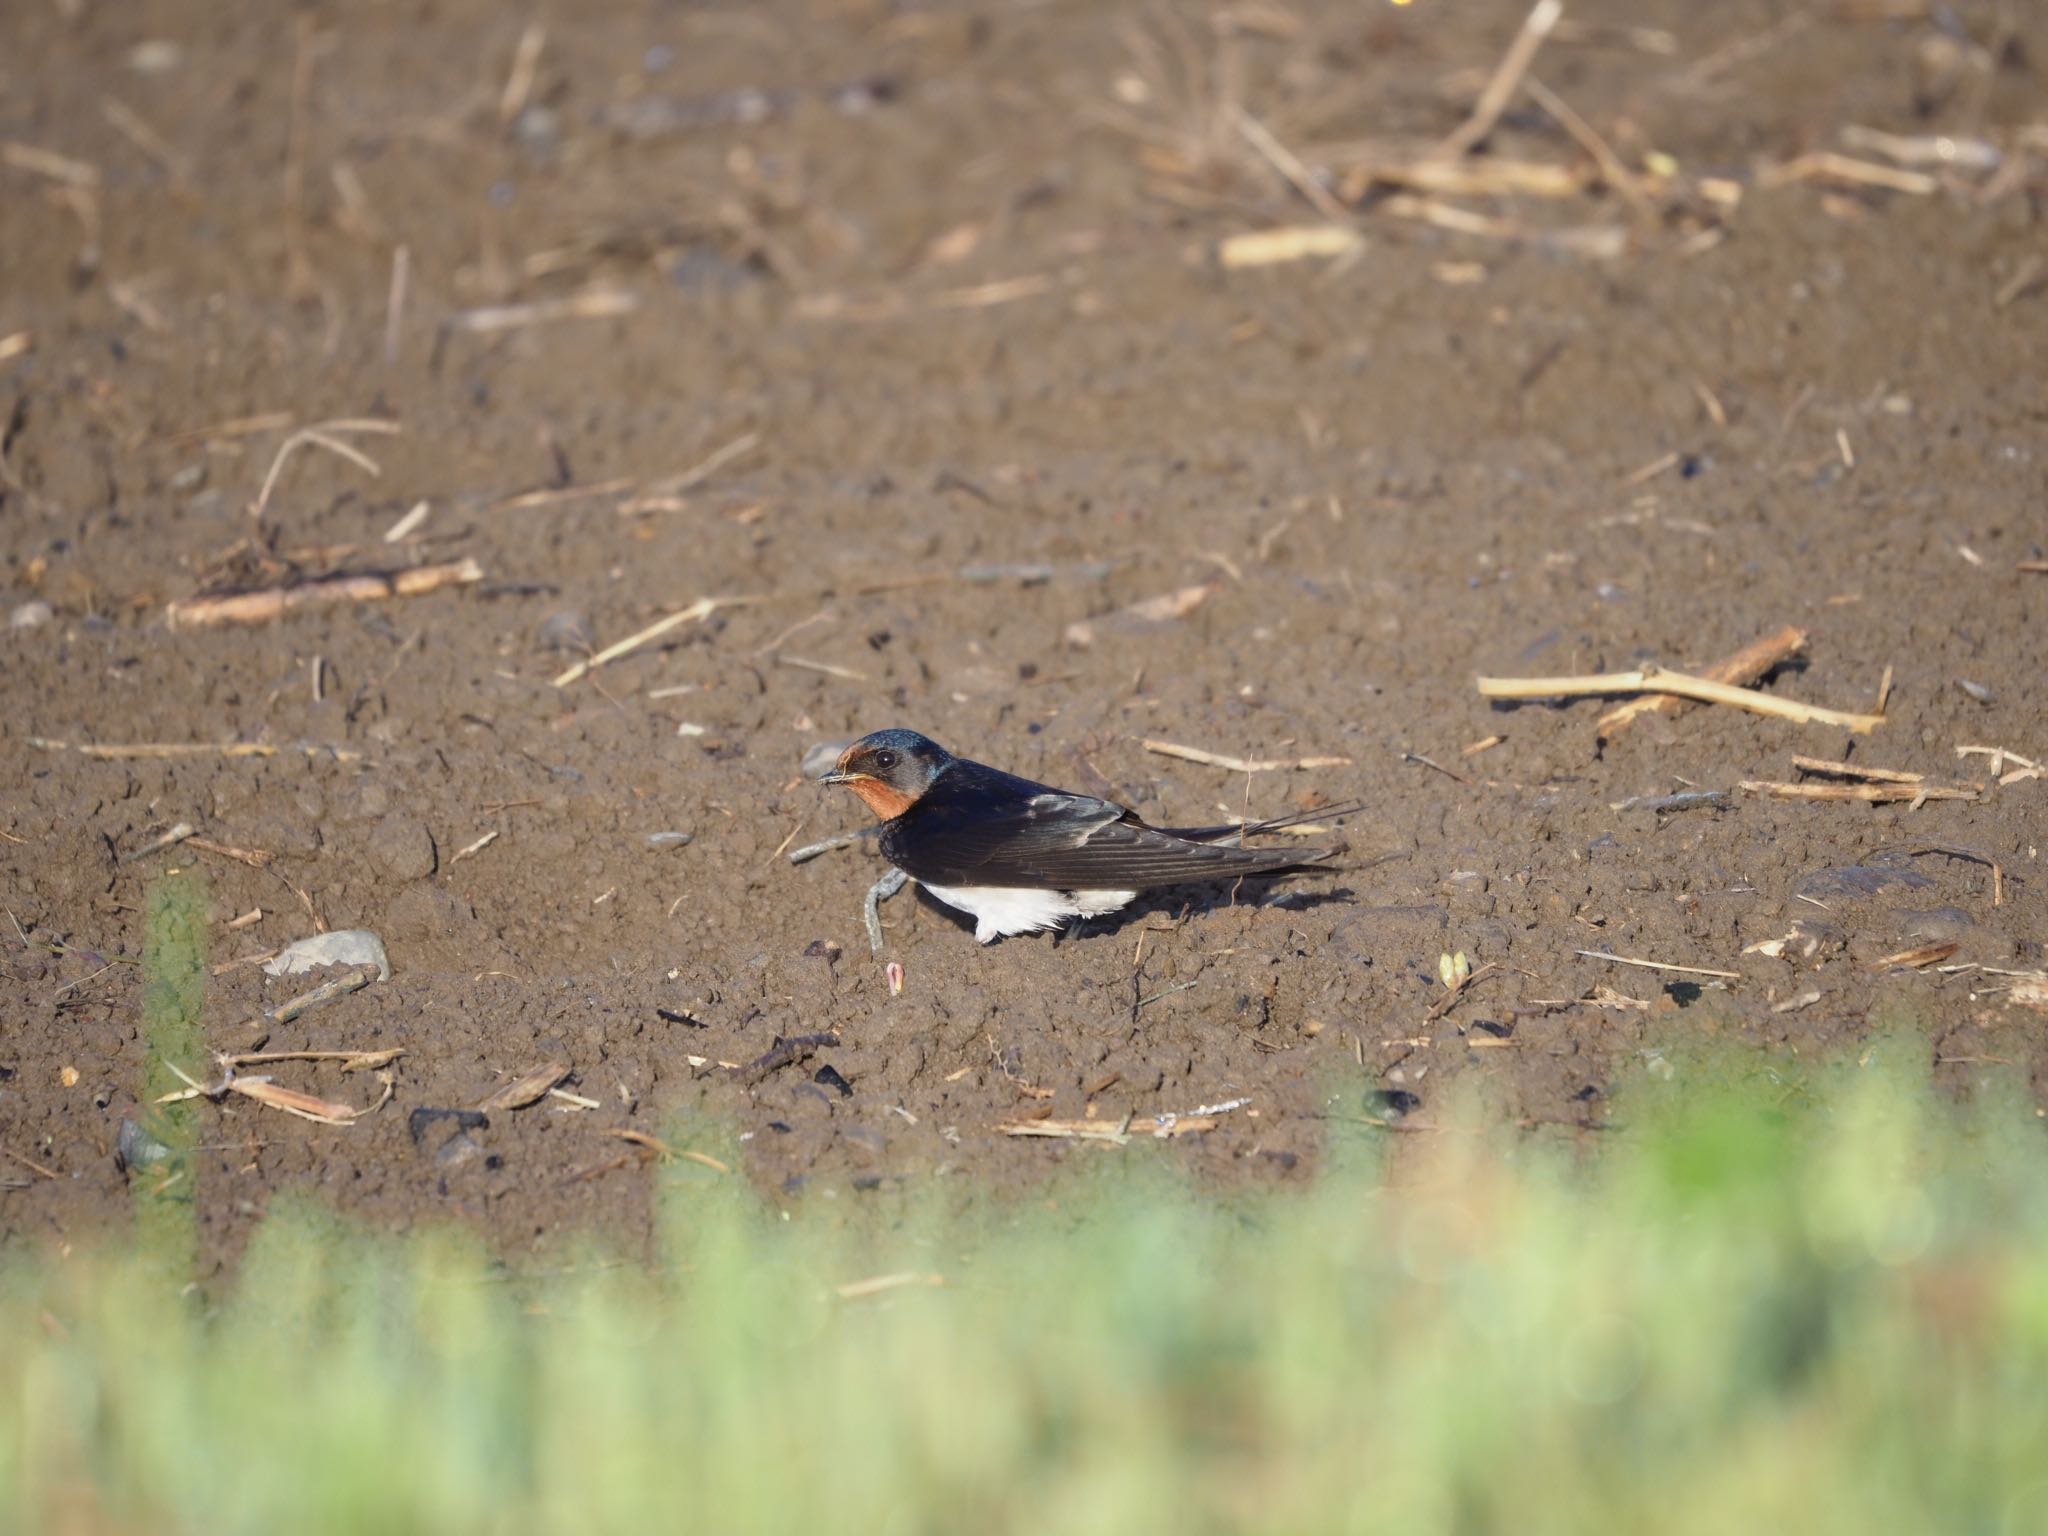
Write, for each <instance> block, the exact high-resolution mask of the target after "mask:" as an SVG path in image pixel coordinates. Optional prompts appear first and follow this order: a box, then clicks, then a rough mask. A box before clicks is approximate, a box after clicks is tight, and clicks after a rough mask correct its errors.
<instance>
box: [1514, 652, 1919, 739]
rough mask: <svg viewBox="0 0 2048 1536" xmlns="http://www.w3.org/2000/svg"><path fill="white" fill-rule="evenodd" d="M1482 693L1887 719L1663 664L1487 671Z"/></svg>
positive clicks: (1861, 721)
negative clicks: (1633, 696)
mask: <svg viewBox="0 0 2048 1536" xmlns="http://www.w3.org/2000/svg"><path fill="white" fill-rule="evenodd" d="M1479 693H1480V696H1481V697H1482V698H1488V699H1569V698H1583V697H1587V696H1591V695H1597V694H1614V693H1669V694H1678V695H1680V696H1682V697H1684V698H1688V699H1698V700H1700V701H1701V702H1702V703H1707V704H1731V705H1733V706H1735V707H1736V708H1738V709H1746V710H1749V711H1751V712H1752V713H1755V714H1759V715H1773V716H1776V717H1777V718H1778V719H1781V720H1797V721H1799V722H1801V723H1802V724H1808V725H1838V726H1844V727H1846V728H1847V729H1849V730H1851V731H1856V732H1859V733H1860V732H1864V731H1872V730H1875V729H1876V728H1877V727H1878V726H1880V725H1882V724H1884V716H1882V715H1858V714H1852V713H1850V712H1848V711H1846V710H1839V709H1823V708H1822V707H1821V706H1820V705H1818V704H1801V703H1799V702H1798V701H1797V700H1794V699H1781V698H1778V697H1776V696H1775V695H1773V694H1768V693H1758V692H1756V691H1755V690H1754V689H1750V688H1737V687H1734V686H1732V685H1731V684H1728V683H1718V682H1715V681H1713V680H1712V679H1711V678H1705V677H1694V676H1692V675H1691V674H1690V673H1685V672H1671V671H1667V670H1666V669H1664V668H1662V667H1643V668H1640V669H1639V670H1637V671H1634V672H1604V673H1598V674H1595V675H1592V676H1586V677H1482V678H1480V679H1479Z"/></svg>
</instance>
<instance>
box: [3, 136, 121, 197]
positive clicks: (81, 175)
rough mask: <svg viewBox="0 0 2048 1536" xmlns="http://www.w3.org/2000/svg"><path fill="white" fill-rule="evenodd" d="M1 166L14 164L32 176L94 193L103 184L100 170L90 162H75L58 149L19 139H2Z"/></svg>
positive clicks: (17, 168)
mask: <svg viewBox="0 0 2048 1536" xmlns="http://www.w3.org/2000/svg"><path fill="white" fill-rule="evenodd" d="M0 165H11V166H13V167H14V168H15V169H16V170H17V171H27V172H28V173H29V174H30V175H31V176H43V177H47V178H48V179H49V180H51V181H56V182H62V183H63V184H64V185H65V186H67V187H77V188H79V189H81V190H90V189H91V188H94V187H97V186H98V185H99V184H100V168H99V167H98V166H96V165H94V164H92V163H91V162H90V161H87V160H74V159H72V158H71V156H69V155H60V154H58V153H57V151H55V150H54V149H41V148H38V147H37V146H36V145H34V144H23V143H22V142H20V141H19V140H18V139H0Z"/></svg>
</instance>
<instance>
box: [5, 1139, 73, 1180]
mask: <svg viewBox="0 0 2048 1536" xmlns="http://www.w3.org/2000/svg"><path fill="white" fill-rule="evenodd" d="M0 1156H6V1157H11V1158H13V1159H14V1161H16V1162H17V1163H19V1164H21V1166H22V1167H24V1168H26V1169H27V1170H28V1171H29V1172H30V1173H34V1174H40V1175H41V1176H42V1177H43V1178H46V1179H55V1178H60V1177H62V1175H60V1174H58V1173H57V1172H56V1170H55V1169H51V1168H45V1167H44V1166H43V1165H42V1164H41V1163H39V1162H37V1161H36V1160H35V1159H34V1158H32V1157H23V1156H22V1155H21V1154H20V1153H19V1152H16V1151H14V1150H13V1149H12V1148H10V1147H0Z"/></svg>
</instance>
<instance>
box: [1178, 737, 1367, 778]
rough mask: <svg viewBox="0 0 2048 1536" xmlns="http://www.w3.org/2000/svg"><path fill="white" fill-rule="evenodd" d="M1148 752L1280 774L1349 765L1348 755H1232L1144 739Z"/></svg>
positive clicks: (1235, 770) (1238, 770)
mask: <svg viewBox="0 0 2048 1536" xmlns="http://www.w3.org/2000/svg"><path fill="white" fill-rule="evenodd" d="M1143 745H1144V748H1145V750H1146V751H1147V752H1157V753H1158V754H1159V755H1160V756H1161V757H1177V758H1179V759H1181V761H1183V762H1188V763H1202V764H1205V765H1207V766H1208V767H1211V768H1227V769H1229V770H1230V771H1231V772H1232V773H1280V772H1285V771H1287V770H1289V769H1297V768H1348V767H1350V766H1351V759H1350V758H1348V757H1258V758H1251V757H1228V756H1225V755H1224V754H1223V753H1221V752H1205V751H1203V750H1202V749H1201V748H1200V747H1183V746H1180V745H1179V744H1178V743H1175V742H1171V741H1154V740H1153V739H1152V738H1151V737H1149V736H1148V737H1146V738H1145V740H1144V743H1143Z"/></svg>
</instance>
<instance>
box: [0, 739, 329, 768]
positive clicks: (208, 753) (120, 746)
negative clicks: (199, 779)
mask: <svg viewBox="0 0 2048 1536" xmlns="http://www.w3.org/2000/svg"><path fill="white" fill-rule="evenodd" d="M28 744H29V745H30V746H32V747H34V748H36V749H37V750H39V751H43V752H76V753H77V754H78V755H79V756H80V757H92V758H98V759H100V760H102V761H105V762H117V761H122V760H125V759H129V758H157V757H280V756H292V757H309V758H313V757H325V758H331V759H333V760H334V761H335V762H337V763H359V762H361V761H362V760H363V754H362V753H360V752H351V751H349V750H347V749H346V748H344V747H324V746H318V745H315V744H313V743H310V742H300V743H298V744H296V745H288V746H278V745H274V744H273V743H270V742H267V741H221V742H211V741H137V742H125V743H94V742H87V741H52V740H51V739H50V738H49V737H47V736H31V737H29V738H28Z"/></svg>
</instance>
